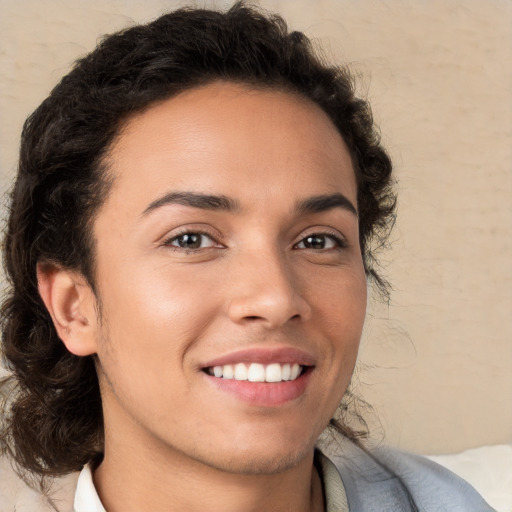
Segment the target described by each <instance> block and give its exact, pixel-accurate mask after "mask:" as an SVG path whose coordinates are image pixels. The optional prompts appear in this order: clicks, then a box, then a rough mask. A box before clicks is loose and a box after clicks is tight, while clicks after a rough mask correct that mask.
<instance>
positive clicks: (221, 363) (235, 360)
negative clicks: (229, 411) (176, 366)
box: [200, 347, 317, 409]
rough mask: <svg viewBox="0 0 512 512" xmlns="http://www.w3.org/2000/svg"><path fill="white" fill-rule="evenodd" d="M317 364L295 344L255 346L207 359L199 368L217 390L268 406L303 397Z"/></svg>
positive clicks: (249, 402) (275, 405)
mask: <svg viewBox="0 0 512 512" xmlns="http://www.w3.org/2000/svg"><path fill="white" fill-rule="evenodd" d="M316 366H317V360H316V358H315V357H314V356H313V355H312V354H309V353H307V352H304V351H302V350H298V349H296V348H293V347H274V348H266V347H255V348H251V349H246V350H241V351H237V352H233V353H230V354H225V355H223V356H220V357H218V358H216V359H213V360H210V361H205V362H204V363H203V365H201V367H200V370H201V373H202V374H203V375H204V376H205V377H206V381H207V382H209V383H210V384H211V385H213V386H214V389H216V390H218V391H220V392H222V393H227V394H228V395H229V396H232V397H234V398H235V400H237V401H239V402H240V401H241V402H243V403H246V404H249V405H251V406H259V407H264V408H267V409H268V408H269V407H271V408H272V407H280V406H283V405H284V404H286V403H290V402H293V401H295V400H298V399H301V397H303V396H304V394H305V393H306V391H307V388H308V386H309V382H310V381H311V380H312V375H313V372H314V370H315V368H316Z"/></svg>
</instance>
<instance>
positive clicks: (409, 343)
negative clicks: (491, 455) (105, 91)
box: [0, 0, 512, 453]
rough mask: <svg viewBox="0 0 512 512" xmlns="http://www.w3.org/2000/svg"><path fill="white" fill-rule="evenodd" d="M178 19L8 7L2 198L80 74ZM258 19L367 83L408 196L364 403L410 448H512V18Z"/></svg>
mask: <svg viewBox="0 0 512 512" xmlns="http://www.w3.org/2000/svg"><path fill="white" fill-rule="evenodd" d="M227 3H228V2H224V1H222V2H216V3H215V4H217V5H220V6H222V5H227ZM180 4H181V5H183V4H184V2H180ZM211 4H212V2H210V3H209V5H211ZM176 5H178V3H177V2H172V1H169V0H168V1H164V0H145V1H144V2H142V1H132V0H101V1H100V0H89V1H85V0H67V1H63V0H60V1H59V0H0V58H1V64H0V73H1V77H0V116H1V122H0V172H1V185H0V186H1V188H2V190H6V189H7V188H8V187H9V185H10V183H11V180H12V176H13V173H14V169H15V165H16V164H15V161H16V149H17V144H18V138H19V133H20V129H21V125H22V122H23V120H24V118H25V117H26V116H27V115H28V114H29V113H30V112H31V111H32V110H33V109H34V108H35V107H36V106H37V105H38V103H39V102H40V101H41V100H42V99H43V98H44V97H45V96H46V95H47V93H48V92H49V91H50V89H51V87H52V86H53V85H54V84H55V83H56V81H57V80H58V79H59V77H60V76H61V75H62V74H64V73H65V72H66V71H67V70H68V69H69V66H70V64H71V63H72V61H73V60H74V59H75V58H76V57H78V56H80V55H83V54H84V53H85V52H87V51H89V50H90V49H92V48H93V47H94V44H95V42H96V40H97V38H98V36H99V35H100V34H103V33H105V32H111V31H114V30H116V29H120V28H122V27H124V26H126V25H128V24H130V23H132V20H134V21H144V20H149V19H151V18H153V17H155V16H156V15H158V14H159V13H161V12H163V11H164V10H166V9H170V8H172V7H174V6H176ZM261 5H262V6H264V7H267V8H269V9H273V10H277V11H280V12H281V13H282V14H284V15H285V17H286V18H287V19H288V21H289V23H290V24H291V25H292V26H293V27H294V28H298V29H300V30H303V31H305V32H306V33H307V34H309V35H310V36H314V37H316V38H319V39H320V40H321V42H322V44H323V46H324V48H325V49H326V53H327V55H330V56H333V57H336V58H338V59H342V60H345V61H349V62H352V63H353V64H354V65H355V67H356V68H357V69H358V70H360V71H361V72H362V75H363V77H362V80H361V84H360V86H361V90H362V91H363V92H365V93H366V92H367V93H368V96H369V98H370V99H371V101H372V104H373V107H374V111H375V117H376V119H377V120H378V122H379V124H380V126H381V128H382V132H383V139H384V142H385V144H386V146H387V147H388V149H389V151H390V152H391V154H392V156H393V158H394V161H395V167H396V174H397V177H398V178H399V180H400V185H399V189H400V204H399V220H398V224H397V228H396V231H395V233H394V236H393V239H394V245H393V248H392V250H390V251H389V252H387V253H385V254H384V255H383V257H382V261H383V263H384V264H385V266H386V268H387V275H388V277H389V280H390V281H391V282H392V283H393V285H394V289H395V291H394V293H393V297H392V305H391V306H390V307H389V308H387V307H384V306H383V305H379V304H378V303H375V302H373V303H372V304H371V305H370V314H369V321H368V324H367V329H366V335H365V339H364V342H363V346H362V350H361V357H360V362H361V364H360V370H359V371H358V374H357V375H358V377H357V380H358V381H359V386H358V390H359V392H360V393H362V394H363V395H364V396H365V397H366V398H367V399H368V400H369V401H370V402H371V403H373V404H374V405H375V407H376V410H377V414H378V417H379V418H380V420H381V422H382V425H383V427H384V429H385V431H386V433H387V435H386V437H387V440H388V442H389V443H391V444H394V445H398V446H401V447H402V448H407V449H412V450H417V451H420V452H424V453H434V452H455V451H459V450H462V449H465V448H469V447H473V446H477V445H481V444H492V443H505V442H512V371H511V369H512V208H511V205H512V99H511V98H512V64H511V63H512V2H510V1H508V0H501V1H500V0H479V1H476V0H453V1H450V2H446V1H444V0H431V1H429V2H426V1H420V0H415V1H405V0H400V1H399V0H387V1H377V0H373V1H372V0H359V1H356V0H324V1H322V0H315V1H313V0H281V1H279V0H263V1H262V2H261Z"/></svg>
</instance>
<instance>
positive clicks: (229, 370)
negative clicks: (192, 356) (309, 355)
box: [203, 362, 311, 383]
mask: <svg viewBox="0 0 512 512" xmlns="http://www.w3.org/2000/svg"><path fill="white" fill-rule="evenodd" d="M310 368H311V366H307V365H301V364H298V363H278V362H275V363H270V364H261V363H256V362H252V363H246V362H239V363H235V364H224V365H217V366H208V367H206V368H204V369H203V371H204V372H205V373H207V374H208V375H210V376H212V377H216V378H218V379H226V380H237V381H246V382H267V383H278V382H290V381H294V380H296V379H298V378H299V377H301V376H302V375H303V374H304V373H305V372H307V371H308V369H310Z"/></svg>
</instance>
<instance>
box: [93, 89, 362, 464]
mask: <svg viewBox="0 0 512 512" xmlns="http://www.w3.org/2000/svg"><path fill="white" fill-rule="evenodd" d="M108 164H109V166H110V168H111V171H112V173H113V175H114V185H113V188H112V190H111V193H110V195H109V197H108V199H107V200H106V202H105V204H104V205H103V207H102V208H101V209H100V211H99V213H98V215H97V218H96V220H95V224H94V228H93V231H94V237H95V240H96V283H97V286H98V296H99V298H100V300H101V311H102V314H101V322H100V324H101V325H100V327H99V328H98V333H97V354H98V360H99V363H98V372H99V378H100V384H101V388H102V395H103V403H104V411H105V423H106V431H107V443H108V439H109V432H115V433H116V434H115V435H116V436H117V438H118V439H123V440H124V441H125V442H126V443H129V444H128V446H131V447H134V448H133V449H135V450H137V449H143V448H141V447H148V446H151V447H152V449H153V450H154V451H155V453H165V454H166V456H170V457H172V456H178V454H179V456H180V457H187V458H189V459H191V460H194V461H196V462H197V461H198V462H200V463H204V464H207V465H208V466H211V467H215V468H220V469H224V470H227V471H234V472H244V473H261V472H273V471H279V470H283V469H284V468H286V467H289V466H291V465H293V464H296V463H297V462H298V461H300V460H302V459H303V458H304V457H305V456H306V454H309V453H311V452H312V449H313V446H314V443H315V441H316V439H317V437H318V436H319V434H320V433H321V431H322V430H323V429H324V427H325V426H326V424H327V423H328V421H329V419H330V418H331V416H332V414H333V412H334V411H335V409H336V407H337V405H338V403H339V402H340V400H341V398H342V395H343V394H344V392H345V390H346V388H347V385H348V383H349V380H350V377H351V374H352V371H353V368H354V364H355V360H356V355H357V349H358V344H359V340H360V336H361V330H362V325H363V320H364V313H365V305H366V280H365V274H364V269H363V264H362V257H361V252H360V247H359V243H358V241H359V232H358V220H357V212H356V209H355V206H356V183H355V178H354V172H353V168H352V164H351V160H350V157H349V154H348V151H347V148H346V146H345V144H344V142H343V140H342V139H341V137H340V135H339V134H338V132H337V130H336V129H335V127H334V126H333V124H332V123H331V122H330V120H329V119H328V117H327V116H326V115H325V113H324V112H323V111H322V110H320V109H319V108H318V107H317V106H316V105H314V104H313V103H311V102H309V101H308V100H306V99H303V98H300V97H298V96H295V95H292V94H291V93H285V92H276V91H267V90H249V89H247V88H244V87H242V86H239V85H235V84H230V83H214V84H211V85H208V86H204V87H202V88H198V89H195V90H192V91H189V92H186V93H183V94H181V95H179V96H178V97H175V98H173V99H169V100H167V101H164V102H162V103H160V104H158V105H157V106H154V107H152V108H151V109H149V110H147V111H145V112H144V113H142V114H140V115H138V116H137V117H135V118H133V119H131V120H130V121H129V122H128V123H127V125H126V126H125V128H124V130H123V132H122V133H121V135H120V136H119V139H118V141H117V143H116V144H115V146H114V147H113V148H112V150H111V152H110V155H109V158H108ZM107 446H108V444H107Z"/></svg>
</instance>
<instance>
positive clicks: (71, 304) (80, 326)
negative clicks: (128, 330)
mask: <svg viewBox="0 0 512 512" xmlns="http://www.w3.org/2000/svg"><path fill="white" fill-rule="evenodd" d="M37 283H38V288H39V294H40V295H41V298H42V299H43V302H44V304H45V306H46V308H47V309H48V312H49V313H50V316H51V317H52V320H53V324H54V326H55V329H56V331H57V334H58V335H59V338H60V339H61V340H62V341H63V342H64V345H66V348H67V349H68V350H69V351H70V352H71V353H72V354H75V355H77V356H87V355H91V354H94V353H96V349H97V343H96V340H97V335H98V330H97V329H98V326H99V322H98V318H97V300H96V297H95V295H94V293H93V291H92V290H91V287H90V286H89V284H88V283H87V281H86V279H85V278H84V277H83V276H82V275H81V274H80V273H79V272H76V271H73V270H68V269H63V268H60V267H59V266H57V265H54V264H51V263H38V264H37Z"/></svg>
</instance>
